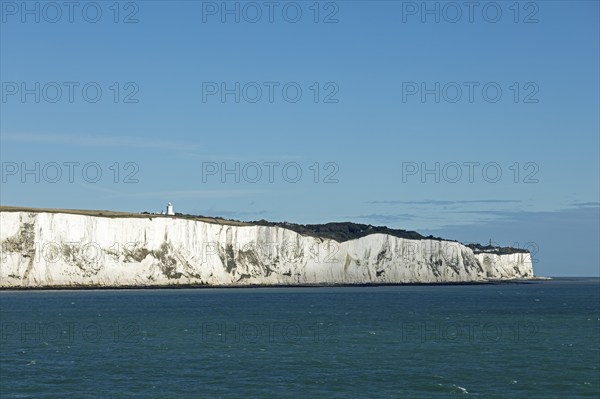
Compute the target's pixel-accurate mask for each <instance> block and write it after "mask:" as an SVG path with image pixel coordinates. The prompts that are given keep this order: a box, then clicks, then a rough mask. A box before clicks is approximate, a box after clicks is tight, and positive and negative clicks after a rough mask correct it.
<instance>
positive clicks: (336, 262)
mask: <svg viewBox="0 0 600 399" xmlns="http://www.w3.org/2000/svg"><path fill="white" fill-rule="evenodd" d="M0 242H1V245H2V253H1V257H2V258H1V259H0V287H2V288H43V287H69V286H79V287H82V286H83V287H98V286H106V287H117V286H166V285H209V286H246V285H311V284H386V283H387V284H389V283H442V282H479V281H487V280H498V279H500V280H502V279H527V278H533V270H532V262H531V256H530V254H529V253H528V252H525V251H520V252H514V253H510V254H494V253H485V252H481V253H475V252H474V250H473V249H471V248H469V247H467V246H465V245H463V244H460V243H458V242H454V241H444V240H435V239H419V240H414V239H404V238H398V237H395V236H392V235H387V234H371V235H367V236H365V237H362V238H359V239H354V240H349V241H344V242H341V243H339V242H337V241H334V240H330V239H324V238H318V237H311V236H303V235H300V234H297V233H296V232H294V231H292V230H288V229H286V228H282V227H275V226H256V225H236V224H235V223H234V224H223V223H209V222H205V221H198V220H190V219H184V218H177V217H164V216H155V215H147V216H143V217H142V216H136V217H107V216H90V215H85V214H73V213H61V212H46V211H41V210H40V211H30V210H28V211H14V210H12V211H1V212H0Z"/></svg>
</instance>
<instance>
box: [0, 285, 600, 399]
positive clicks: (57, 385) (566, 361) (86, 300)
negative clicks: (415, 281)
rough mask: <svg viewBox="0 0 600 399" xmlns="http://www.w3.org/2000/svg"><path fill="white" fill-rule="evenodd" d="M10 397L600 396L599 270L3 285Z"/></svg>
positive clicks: (0, 316) (2, 376)
mask: <svg viewBox="0 0 600 399" xmlns="http://www.w3.org/2000/svg"><path fill="white" fill-rule="evenodd" d="M0 349H1V360H0V397H1V398H66V397H72V398H437V397H439V398H445V397H449V396H451V395H459V396H464V397H469V396H472V397H481V398H561V399H562V398H580V397H581V398H583V397H589V398H592V397H593V398H597V397H599V395H600V281H599V280H598V279H555V280H551V281H534V282H528V283H519V284H485V285H417V286H409V285H407V286H380V287H323V288H316V287H315V288H248V289H245V288H242V289H172V290H171V289H162V290H106V291H104V290H96V291H92V290H81V291H19V292H15V291H12V292H11V291H5V292H1V293H0Z"/></svg>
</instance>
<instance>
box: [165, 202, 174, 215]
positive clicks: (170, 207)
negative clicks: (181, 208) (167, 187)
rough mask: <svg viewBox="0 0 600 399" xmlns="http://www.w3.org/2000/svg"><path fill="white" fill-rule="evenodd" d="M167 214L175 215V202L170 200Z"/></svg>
mask: <svg viewBox="0 0 600 399" xmlns="http://www.w3.org/2000/svg"><path fill="white" fill-rule="evenodd" d="M167 215H175V212H173V204H171V203H170V202H169V203H168V204H167Z"/></svg>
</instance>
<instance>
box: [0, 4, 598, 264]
mask: <svg viewBox="0 0 600 399" xmlns="http://www.w3.org/2000/svg"><path fill="white" fill-rule="evenodd" d="M0 3H1V9H0V10H1V12H2V15H1V18H2V19H1V27H0V36H1V37H0V46H1V47H0V74H1V79H0V80H1V81H2V93H1V94H2V98H1V102H0V106H1V110H0V133H1V134H0V143H1V148H0V155H1V157H2V190H1V193H0V202H1V203H2V204H5V205H25V206H33V207H52V208H81V209H114V210H123V211H136V212H137V211H158V210H160V209H162V208H163V207H164V204H165V203H166V202H168V201H171V202H173V203H174V204H175V210H176V211H178V212H183V213H194V214H204V215H216V216H223V217H230V218H235V219H241V220H257V219H262V218H264V219H268V220H277V221H283V220H287V221H291V222H298V223H320V222H328V221H342V220H350V221H355V222H361V223H371V224H377V225H388V226H390V227H396V228H404V229H412V230H417V231H419V232H421V233H425V234H435V235H440V236H444V237H448V238H453V239H458V240H461V241H465V242H488V241H489V240H490V239H491V240H492V241H494V242H496V243H498V244H500V245H516V246H521V247H525V246H527V247H530V248H532V249H534V252H535V258H536V261H537V262H536V264H535V271H536V273H537V274H539V275H566V276H573V275H596V276H597V275H599V274H600V271H599V267H600V266H599V264H600V258H599V249H598V242H599V240H600V239H599V229H600V216H599V191H600V188H599V180H600V179H599V176H598V175H599V169H600V165H599V157H600V156H599V151H600V144H599V131H600V126H599V111H598V110H599V108H600V104H599V90H600V89H599V76H598V75H599V74H598V71H599V69H600V65H599V54H600V50H599V36H600V31H599V19H600V17H599V14H600V11H599V6H598V4H599V3H598V2H597V1H538V2H519V3H517V6H515V2H513V1H509V2H478V5H477V6H474V8H473V9H472V10H469V9H468V8H467V7H466V6H464V5H463V2H435V1H430V2H427V3H422V2H402V1H369V2H367V1H337V2H326V1H323V2H319V3H317V5H316V6H315V2H314V1H297V2H277V4H273V3H271V4H272V5H270V6H269V5H268V4H267V3H265V2H227V3H226V5H225V6H223V3H222V2H201V1H169V2H166V1H137V2H119V3H118V5H119V7H118V9H117V8H116V7H115V6H114V4H115V2H113V1H107V2H104V1H98V2H79V3H78V4H77V6H74V8H73V9H72V10H70V9H68V8H67V7H66V6H64V5H61V4H62V2H56V3H52V2H50V3H47V2H34V1H32V2H26V3H22V2H7V1H4V0H3V1H1V2H0ZM23 4H26V5H25V6H23ZM48 4H50V5H48ZM224 7H226V8H224ZM269 7H272V9H270V8H269ZM236 10H239V11H236ZM98 12H99V13H98ZM258 12H260V14H259V13H258ZM271 12H272V13H271ZM236 13H237V14H236ZM236 18H237V19H239V22H238V21H236ZM436 18H437V19H438V20H436ZM115 21H116V22H115ZM294 21H295V22H294ZM315 21H317V22H315ZM98 90H100V91H98ZM98 93H100V94H98ZM36 164H37V165H36ZM25 170H30V171H31V172H30V173H23V172H24V171H25ZM223 171H225V172H226V173H225V174H222V172H223ZM227 171H229V172H228V173H227ZM427 171H429V172H427ZM98 172H100V173H101V175H98ZM299 172H300V173H301V175H299V174H298V173H299ZM498 173H500V174H498ZM69 175H71V176H69Z"/></svg>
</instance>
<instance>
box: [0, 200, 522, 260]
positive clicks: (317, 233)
mask: <svg viewBox="0 0 600 399" xmlns="http://www.w3.org/2000/svg"><path fill="white" fill-rule="evenodd" d="M0 212H34V213H39V212H45V213H66V214H71V215H85V216H97V217H107V218H137V219H152V218H172V219H187V220H194V221H200V222H205V223H213V224H221V225H229V226H267V227H280V228H283V229H288V230H292V231H294V232H296V233H298V234H300V235H304V236H311V237H320V238H327V239H331V240H335V241H337V242H344V241H349V240H355V239H357V238H361V237H365V236H368V235H370V234H388V235H391V236H394V237H398V238H404V239H409V240H422V239H428V240H436V241H442V240H445V241H454V240H448V239H443V238H440V237H434V236H431V235H430V236H427V237H426V236H423V235H421V234H419V233H417V232H416V231H410V230H401V229H391V228H389V227H387V226H372V225H370V224H359V223H352V222H333V223H325V224H306V225H304V224H296V223H288V222H269V221H267V220H264V219H262V220H257V221H252V222H242V221H239V220H233V219H225V218H221V217H209V216H203V215H185V214H182V213H175V215H174V216H170V215H158V214H153V213H148V212H142V213H132V212H116V211H108V210H85V209H47V208H27V207H18V206H3V205H0ZM467 246H468V247H469V248H471V249H472V250H473V251H474V252H475V253H478V252H487V253H492V254H498V255H504V254H511V253H527V252H529V251H527V250H525V249H519V248H512V247H494V246H489V245H488V246H483V245H480V244H468V245H467Z"/></svg>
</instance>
